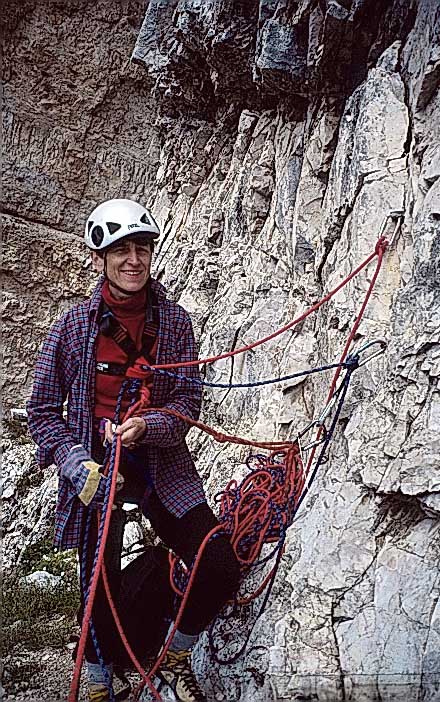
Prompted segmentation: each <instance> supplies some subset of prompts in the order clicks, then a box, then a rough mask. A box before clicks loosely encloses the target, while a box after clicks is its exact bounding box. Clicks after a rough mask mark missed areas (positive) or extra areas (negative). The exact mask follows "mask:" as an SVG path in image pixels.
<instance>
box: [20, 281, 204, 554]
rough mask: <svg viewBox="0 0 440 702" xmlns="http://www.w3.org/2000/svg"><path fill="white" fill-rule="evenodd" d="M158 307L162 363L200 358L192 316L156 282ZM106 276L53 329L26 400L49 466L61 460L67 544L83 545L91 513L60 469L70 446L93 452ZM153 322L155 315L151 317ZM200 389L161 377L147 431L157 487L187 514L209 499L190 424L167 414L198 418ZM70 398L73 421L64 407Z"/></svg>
mask: <svg viewBox="0 0 440 702" xmlns="http://www.w3.org/2000/svg"><path fill="white" fill-rule="evenodd" d="M151 284H152V287H153V290H154V292H155V293H156V295H157V299H158V305H159V325H160V326H159V334H158V347H157V363H158V364H161V363H177V362H179V361H192V360H194V359H195V358H197V351H196V346H195V342H194V335H193V330H192V325H191V320H190V318H189V315H188V313H187V312H186V311H185V310H184V309H183V308H182V307H180V306H179V305H177V304H176V303H174V302H171V301H170V300H168V299H167V297H166V293H165V289H164V287H163V286H162V285H161V284H160V283H158V282H157V281H155V280H152V281H151ZM102 285H103V280H102V279H101V280H100V282H99V283H98V285H97V287H96V288H95V290H94V292H93V294H92V296H91V298H90V300H88V301H86V302H82V303H80V304H79V305H76V306H75V307H73V308H72V309H71V310H70V311H69V312H67V313H66V314H64V315H63V316H62V317H61V318H60V319H59V320H58V321H57V322H56V323H55V324H54V326H53V327H52V329H51V330H50V332H49V335H48V337H47V339H46V341H45V342H44V344H43V347H42V349H41V352H40V355H39V357H38V360H37V365H36V369H35V378H34V385H33V389H32V394H31V398H30V400H29V402H28V405H27V411H28V417H29V429H30V431H31V434H32V437H33V439H34V440H35V442H36V444H37V445H38V450H37V459H38V462H39V464H40V466H41V467H42V468H44V467H46V466H48V465H50V464H51V463H53V462H55V463H56V465H57V466H58V472H59V488H58V502H57V510H56V519H55V545H56V546H58V547H60V548H61V549H68V548H73V547H76V546H78V545H79V539H80V532H81V525H82V522H83V518H84V510H85V509H87V508H85V507H84V505H83V504H82V503H81V501H80V500H79V498H78V497H77V495H76V492H75V490H74V488H73V485H72V482H71V481H70V480H69V479H68V478H67V477H66V475H64V471H62V472H61V473H60V471H61V469H62V468H63V467H64V466H65V463H66V458H67V455H68V453H69V451H70V449H71V448H72V447H73V446H75V445H77V444H82V446H84V448H85V450H86V451H87V452H88V453H89V454H90V452H91V444H92V423H93V404H94V398H95V372H96V368H95V366H96V358H95V344H96V339H97V336H98V333H99V310H100V304H101V289H102ZM147 319H148V315H147ZM179 374H181V375H186V376H188V377H191V378H197V377H199V370H198V367H197V366H192V367H189V368H181V369H179ZM201 394H202V393H201V388H200V386H198V385H196V384H194V383H188V382H185V381H183V380H179V379H178V378H172V377H170V376H166V375H163V374H155V375H154V378H153V388H152V394H151V406H152V407H155V408H156V407H157V408H158V410H157V412H149V413H148V414H146V415H145V417H144V418H145V420H146V423H147V431H146V433H145V435H144V437H143V439H142V442H141V443H142V444H143V445H144V446H145V454H146V461H147V462H148V467H149V472H150V475H151V478H152V481H153V484H154V487H155V490H156V492H157V494H158V496H159V498H160V499H161V501H162V503H163V504H164V506H165V507H166V508H167V509H168V510H169V511H170V512H171V513H172V514H174V515H176V516H178V517H179V516H182V515H183V514H185V512H187V511H188V510H189V509H191V508H192V507H194V506H195V505H197V504H200V503H201V502H204V501H205V493H204V490H203V485H202V480H201V478H200V476H199V474H198V473H197V470H196V467H195V465H194V462H193V460H192V458H191V454H190V452H189V449H188V447H187V445H186V442H185V436H186V434H187V432H188V429H189V427H188V424H186V423H185V422H183V421H182V420H179V419H177V418H175V417H172V416H170V415H166V414H164V413H163V412H161V411H160V408H161V407H167V408H172V409H175V410H178V411H179V412H181V413H182V414H184V415H187V416H188V417H191V418H193V419H197V418H198V416H199V413H200V406H201ZM66 398H67V419H66V420H64V419H63V404H64V402H65V400H66Z"/></svg>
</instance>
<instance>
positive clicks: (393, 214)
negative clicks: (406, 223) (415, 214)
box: [379, 209, 405, 248]
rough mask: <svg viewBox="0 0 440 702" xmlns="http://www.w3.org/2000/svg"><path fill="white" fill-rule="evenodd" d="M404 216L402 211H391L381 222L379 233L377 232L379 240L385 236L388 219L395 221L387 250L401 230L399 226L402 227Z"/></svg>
mask: <svg viewBox="0 0 440 702" xmlns="http://www.w3.org/2000/svg"><path fill="white" fill-rule="evenodd" d="M404 214H405V212H404V210H403V209H402V210H392V211H391V212H390V213H389V214H387V216H386V217H385V218H384V220H383V222H382V226H381V228H380V232H379V239H380V238H381V237H382V236H383V235H384V234H385V230H386V228H387V226H388V220H389V219H395V220H397V221H396V226H395V228H394V232H393V234H392V236H391V239H390V240H389V241H388V248H389V247H391V246H392V245H393V244H394V242H395V240H396V238H397V235H398V233H399V231H400V229H401V226H402V222H403V216H404Z"/></svg>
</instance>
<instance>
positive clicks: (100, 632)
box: [80, 492, 240, 663]
mask: <svg viewBox="0 0 440 702" xmlns="http://www.w3.org/2000/svg"><path fill="white" fill-rule="evenodd" d="M147 516H148V518H149V520H150V522H151V524H152V527H153V529H154V531H155V532H156V534H157V535H158V536H159V537H160V539H161V540H162V541H163V542H164V543H165V545H166V546H168V547H169V548H171V549H172V550H173V551H174V552H175V553H177V554H178V555H179V557H180V558H181V559H182V560H183V561H184V563H185V564H186V565H187V566H190V565H191V564H192V561H193V558H194V556H195V555H196V553H197V551H198V549H199V546H200V545H201V543H202V541H203V540H204V538H205V536H206V535H207V534H208V532H209V531H210V530H211V529H212V528H213V527H215V526H216V525H217V524H218V521H217V519H216V517H215V515H214V514H213V512H212V510H211V509H210V507H209V506H208V505H207V504H206V502H205V503H202V504H200V505H197V506H196V507H193V508H192V509H190V510H189V511H188V512H187V513H186V514H184V515H183V516H182V517H180V518H178V517H175V516H174V515H172V514H171V513H170V512H168V510H166V509H165V507H164V506H163V505H162V503H161V502H160V500H159V498H158V497H157V495H156V493H154V492H153V494H152V495H151V497H150V498H149V500H148V503H147ZM124 523H125V512H124V511H123V510H122V509H121V508H118V509H115V510H114V511H113V512H112V517H111V524H110V531H109V535H108V539H107V544H106V550H105V553H104V563H105V566H106V571H107V577H108V580H109V584H110V590H111V592H112V598H113V600H114V601H115V604H116V608H117V606H118V601H119V590H120V584H121V549H122V538H123V528H124ZM96 539H97V522H96V515H95V514H93V519H92V524H91V529H90V534H89V538H88V548H87V559H86V578H87V581H88V580H89V578H90V572H91V567H92V563H93V554H94V552H95V549H96ZM82 548H83V547H82ZM82 548H81V549H80V553H81V551H82ZM239 576H240V573H239V564H238V562H237V559H236V557H235V554H234V551H233V549H232V546H231V544H230V541H229V539H228V538H227V537H226V536H225V535H224V534H220V535H218V536H216V537H215V538H213V539H212V540H210V541H209V543H208V545H207V547H206V549H205V551H204V555H203V557H202V559H201V561H200V565H199V568H198V571H197V574H196V577H195V580H194V584H193V587H192V590H191V594H190V597H189V599H188V602H187V606H186V609H185V611H184V614H183V616H182V619H181V622H180V626H179V629H180V631H182V632H183V633H185V634H198V633H200V632H201V631H203V630H204V629H205V628H206V627H207V625H208V624H209V622H210V621H211V620H212V619H214V617H215V616H216V615H217V614H218V613H219V611H220V610H221V609H222V607H223V605H224V604H225V603H226V602H227V601H228V600H229V599H231V598H232V597H233V595H234V593H235V592H236V590H237V588H238V585H239ZM163 586H164V588H168V589H169V591H170V592H169V593H166V594H167V595H168V596H169V597H171V586H170V585H169V582H168V580H167V579H164V585H163ZM179 601H180V600H179ZM139 606H140V607H142V606H145V607H147V608H149V609H151V608H152V607H154V602H144V603H139ZM92 621H93V624H94V627H95V631H96V635H97V639H98V643H99V646H100V649H101V652H102V655H103V658H104V660H105V662H107V663H109V662H111V661H112V660H113V655H112V652H113V651H114V647H115V646H119V635H118V633H117V631H116V628H115V625H114V622H113V616H112V614H111V611H110V608H109V605H108V602H107V597H106V594H105V591H104V586H103V583H102V578H101V577H100V578H99V581H98V587H97V591H96V596H95V602H94V606H93V610H92ZM85 655H86V659H87V660H88V661H91V662H96V661H97V660H98V659H97V656H96V653H95V647H94V644H93V641H92V638H91V636H90V634H89V636H88V639H87V643H86V651H85Z"/></svg>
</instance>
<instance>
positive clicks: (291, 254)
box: [5, 0, 440, 702]
mask: <svg viewBox="0 0 440 702" xmlns="http://www.w3.org/2000/svg"><path fill="white" fill-rule="evenodd" d="M384 5H385V4H384ZM144 9H145V8H144V3H140V2H124V3H105V4H104V3H103V2H101V3H100V2H98V3H95V4H94V5H93V6H90V5H89V4H88V3H85V2H82V3H81V2H77V3H72V4H70V3H69V7H68V8H67V7H66V6H64V5H61V4H60V3H54V4H53V6H52V5H50V6H46V4H43V3H40V4H39V3H23V7H22V9H20V10H18V9H17V10H15V11H14V12H15V16H14V14H13V13H12V14H11V17H10V19H9V22H10V23H11V24H10V48H9V49H8V50H7V52H6V53H7V57H8V56H12V55H13V54H14V55H15V56H16V57H18V58H19V61H18V62H17V63H16V65H15V69H14V71H12V69H11V71H10V73H9V74H8V79H9V82H8V86H7V88H6V91H5V95H6V108H7V109H6V117H5V119H6V122H7V132H6V136H7V138H9V139H10V141H9V142H8V144H9V145H10V148H9V155H10V158H11V165H10V170H7V171H6V176H7V177H6V187H5V191H6V192H5V198H7V204H6V208H7V213H8V217H7V219H6V223H7V225H8V227H9V229H8V231H9V232H10V234H8V240H7V243H10V244H11V248H10V251H11V253H7V257H6V265H5V268H6V276H7V277H6V281H7V292H8V295H9V301H8V305H9V307H8V308H7V314H8V309H9V317H8V316H7V317H6V319H7V322H8V323H10V331H9V334H10V339H11V340H12V344H11V351H10V352H9V353H10V355H7V357H6V361H7V364H9V365H7V369H9V370H8V373H7V388H6V398H10V400H11V401H13V402H14V403H17V402H18V398H23V397H24V395H25V394H26V392H27V391H28V388H29V383H30V379H31V369H32V361H33V356H34V354H35V351H36V348H37V345H38V343H39V341H40V340H41V338H42V336H43V334H44V332H45V330H46V328H47V326H48V324H49V321H50V320H51V319H53V318H54V317H55V316H56V315H57V314H58V313H59V312H60V311H61V310H62V309H65V308H66V307H67V306H68V305H70V304H71V303H72V302H73V301H74V300H75V299H80V298H81V296H83V295H85V294H86V293H87V291H88V290H89V287H90V285H91V283H92V277H91V276H89V274H88V273H87V279H85V277H84V274H83V273H81V271H82V270H83V269H81V265H82V264H83V262H84V259H85V256H84V254H83V252H82V249H81V248H80V245H79V243H78V242H79V240H78V239H77V238H76V235H78V234H80V233H81V222H82V221H83V220H84V217H85V213H86V212H87V210H88V209H90V207H91V206H93V204H94V203H95V202H96V201H98V200H100V199H103V198H105V197H107V196H115V197H116V196H121V195H123V196H133V197H139V198H142V199H144V201H146V203H147V204H150V205H152V206H153V211H154V212H155V214H156V215H157V217H158V218H159V220H160V222H161V224H162V226H163V228H164V237H163V242H162V244H161V246H160V247H159V250H158V252H157V256H156V262H155V266H156V276H157V277H158V278H159V279H160V280H161V281H162V282H164V284H165V285H166V286H167V287H168V288H169V290H170V291H171V294H172V295H173V296H174V298H175V299H177V300H178V301H179V302H181V304H182V305H183V306H185V307H186V308H187V309H188V310H189V311H190V312H191V314H192V317H193V319H194V322H195V328H196V332H197V334H198V336H199V339H200V342H201V355H202V356H207V355H214V354H217V353H219V352H221V351H225V350H232V349H235V348H239V347H241V346H243V345H245V344H248V343H250V342H252V341H255V340H256V339H258V338H260V337H263V336H265V335H267V334H269V333H270V332H272V331H274V330H275V329H277V328H278V327H280V326H282V325H283V324H285V323H287V322H288V321H290V320H291V319H294V318H295V317H296V316H298V315H299V314H300V313H301V312H302V311H304V310H305V309H306V308H307V307H308V306H309V305H311V304H313V303H314V302H316V301H317V300H318V299H320V298H321V297H322V296H323V295H324V294H325V293H326V292H327V291H329V290H330V289H332V288H334V287H335V286H336V285H337V284H338V283H339V282H340V281H341V280H342V279H343V278H344V277H346V276H347V275H348V273H349V272H350V271H351V270H353V269H354V268H355V267H356V266H357V265H358V264H359V263H360V262H361V261H363V260H364V259H365V258H366V257H367V256H368V255H369V254H370V253H371V252H372V251H373V250H374V247H375V243H376V240H377V237H378V233H379V230H380V229H381V226H382V223H383V222H384V219H385V218H386V217H387V215H388V214H389V213H390V212H394V211H401V212H402V214H403V221H402V227H401V230H400V233H399V234H398V236H397V237H396V239H395V242H394V243H393V246H392V247H391V248H390V250H389V251H388V252H387V253H386V255H385V258H384V263H383V266H382V270H381V272H380V275H379V278H378V281H377V284H376V286H375V289H374V292H373V295H372V297H371V299H370V302H369V305H368V307H367V310H366V314H365V316H364V318H363V322H362V325H361V327H360V329H359V333H358V335H357V338H356V343H357V344H358V346H359V345H361V344H362V343H364V342H365V341H369V340H374V339H378V338H380V339H385V340H386V341H387V344H388V347H387V350H386V353H385V354H384V355H383V356H380V357H378V358H377V359H375V360H374V361H372V362H371V363H369V364H368V365H366V366H363V367H362V368H361V369H359V370H358V371H356V372H355V374H354V378H353V382H352V385H351V387H350V391H349V395H348V398H347V401H346V404H345V406H344V410H343V413H342V415H341V417H340V420H339V422H338V426H337V431H336V436H335V439H334V441H333V445H332V449H331V452H330V456H329V459H330V460H329V461H328V463H327V464H326V465H325V466H322V469H321V470H320V472H319V474H318V476H317V479H316V481H315V482H314V484H313V486H312V489H311V491H310V493H309V497H308V499H307V501H306V502H305V503H304V504H303V506H302V508H301V512H300V513H299V514H298V517H297V519H296V520H295V522H294V524H293V525H292V527H291V528H290V530H289V534H288V540H287V546H286V551H285V555H284V558H283V561H282V564H281V568H280V571H279V574H278V578H277V581H276V583H275V586H274V590H273V593H272V597H271V599H270V602H269V604H268V606H267V608H266V610H265V612H264V614H263V615H262V616H261V617H260V618H259V619H258V620H257V623H256V625H255V626H254V627H253V629H252V625H253V622H254V621H255V618H256V615H257V613H258V611H259V604H260V603H259V602H258V601H257V602H256V604H255V606H254V607H251V608H247V609H246V610H243V612H242V614H241V616H240V617H237V618H235V619H232V620H230V621H229V623H228V627H229V629H230V630H232V631H233V634H234V635H233V637H232V638H231V637H229V641H228V640H227V636H228V633H230V632H229V631H228V627H223V628H222V627H219V628H217V630H216V640H217V641H222V640H223V642H224V643H223V648H222V657H225V658H226V657H228V655H232V654H233V653H234V651H235V650H236V649H237V647H238V646H239V645H241V643H242V642H243V641H244V639H245V638H246V636H247V634H250V639H249V644H248V647H247V651H246V653H245V654H244V656H242V657H241V658H240V659H239V661H238V662H237V663H234V664H231V665H229V666H221V665H217V664H216V663H215V661H214V660H213V658H212V656H211V654H210V651H209V646H208V643H207V637H202V640H201V642H200V644H199V646H198V648H197V656H196V659H197V670H198V672H199V673H200V675H201V679H202V680H203V682H204V685H205V689H206V691H207V694H208V696H209V698H210V699H218V700H231V702H232V700H243V701H244V700H281V699H283V700H316V701H318V702H330V701H331V702H333V701H341V702H349V701H350V702H351V701H352V702H358V701H361V702H366V701H367V700H391V699H393V700H405V701H408V702H413V701H414V702H416V700H417V701H418V702H421V701H423V702H434V701H435V700H440V605H439V593H440V568H439V566H440V458H439V455H440V439H439V437H440V401H439V394H440V386H439V376H440V343H439V341H440V287H439V284H438V281H439V273H440V270H439V261H440V137H439V134H440V129H439V124H440V90H439V83H440V70H439V57H440V43H439V42H440V37H439V27H440V4H439V3H438V2H437V1H435V0H419V2H410V1H408V2H404V1H402V0H395V1H394V2H390V3H386V7H382V6H381V7H380V8H379V7H377V5H376V4H374V3H371V2H368V1H367V0H365V1H357V2H354V1H353V2H351V1H350V0H348V1H345V0H344V2H342V0H341V2H336V0H328V1H327V2H310V1H306V0H304V1H302V2H301V1H300V2H289V1H287V0H286V1H282V2H281V1H279V2H272V1H270V2H269V1H266V0H261V1H260V2H249V3H245V2H243V3H232V2H224V1H222V2H220V0H210V2H198V1H196V0H185V1H184V0H151V1H150V3H149V4H148V7H147V9H146V11H145V15H144V14H143V10H144ZM138 28H140V31H139V35H138V38H137V42H135V40H136V36H137V29H138ZM57 32H58V33H59V35H60V36H61V37H63V43H62V45H61V44H60V42H58V43H54V42H53V41H52V42H50V41H48V38H49V36H52V34H54V33H55V34H56V33H57ZM87 32H88V35H89V36H90V34H92V35H93V36H96V37H98V39H97V40H96V43H95V44H94V48H93V51H90V43H88V42H85V43H83V42H82V41H76V40H75V37H76V38H77V39H78V37H84V36H86V34H87ZM32 44H34V48H33V50H34V52H35V51H37V52H38V53H41V55H42V56H43V57H45V60H46V63H44V61H40V62H38V63H37V62H35V63H34V62H32V63H30V58H29V48H30V47H31V45H32ZM135 44H136V45H135ZM115 47H116V48H115ZM133 47H134V49H133ZM132 49H133V57H134V59H135V60H136V63H137V64H140V65H138V66H133V65H131V66H128V65H127V61H128V58H129V55H130V52H131V50H132ZM72 58H73V59H74V60H73V61H72V60H71V59H72ZM15 60H16V59H15ZM57 62H58V63H57ZM56 66H58V68H56ZM72 66H74V77H72V76H71V75H70V70H71V67H72ZM348 69H349V70H348ZM45 71H46V72H47V71H49V72H50V71H54V72H57V73H58V77H57V80H55V82H54V83H53V84H55V85H59V86H60V88H59V90H58V91H57V92H56V95H51V94H48V93H47V91H48V90H49V88H48V87H47V86H49V85H52V83H51V82H50V81H49V80H48V78H47V76H45ZM98 73H100V78H99V80H98ZM69 76H70V78H69ZM69 80H71V81H72V82H73V83H72V85H73V87H72V85H69ZM25 81H26V83H27V84H28V86H29V87H30V91H29V88H28V94H32V95H34V100H33V101H32V105H29V104H28V103H27V102H26V100H24V99H23V90H22V88H23V85H24V84H25ZM44 86H46V87H45V88H44ZM43 88H44V90H46V92H45V93H44V92H42V91H43ZM61 88H62V89H61ZM72 95H74V96H75V99H76V100H77V103H76V105H75V108H74V107H73V106H72V105H73V102H72V99H71V96H72ZM47 101H49V102H47ZM127 105H129V107H128V108H127ZM69 145H70V146H69ZM72 149H73V153H72ZM70 159H73V160H70ZM61 164H62V166H61ZM30 193H32V197H30ZM48 195H50V197H48ZM393 230H394V224H393V222H392V221H389V222H388V228H387V230H386V233H387V235H388V236H391V234H392V232H393ZM35 234H37V236H35ZM42 240H44V246H43V247H42V245H41V244H40V242H41V241H42ZM23 242H25V243H26V246H25V253H23V250H22V249H23V247H22V243H23ZM52 242H54V243H55V242H56V244H57V246H56V249H55V248H53V245H52ZM55 250H56V254H53V260H52V259H51V258H50V251H55ZM31 251H32V252H33V255H32V257H31V256H30V252H31ZM28 252H29V253H28ZM74 269H75V270H76V271H80V272H79V273H75V272H74ZM373 270H374V263H373V264H372V265H371V266H370V267H369V268H368V269H367V271H363V272H362V273H361V274H360V275H359V276H358V277H356V278H355V279H353V280H352V281H351V282H350V283H349V285H348V286H347V287H345V288H344V289H343V290H341V292H339V293H338V294H337V296H336V297H334V298H333V299H332V301H330V302H329V303H328V304H327V305H325V306H323V307H322V308H321V309H320V310H319V312H318V313H317V314H316V315H313V316H312V317H309V318H308V319H307V320H306V321H305V322H304V323H302V324H301V325H300V326H298V327H296V328H295V329H294V330H293V331H291V332H288V333H286V334H284V335H282V336H279V337H277V338H276V339H274V340H273V341H271V342H269V343H267V344H266V345H265V346H263V347H260V348H259V349H256V350H255V351H252V352H250V353H248V354H245V355H239V356H237V357H235V359H234V360H232V361H231V360H227V361H222V362H218V363H216V364H214V365H213V366H210V367H209V368H208V369H207V372H206V375H207V378H208V379H209V380H211V381H214V382H223V383H228V382H230V381H233V382H252V381H254V380H256V379H261V378H269V377H279V376H282V375H287V374H291V373H295V372H296V371H299V370H302V369H305V368H309V367H313V366H319V365H323V364H325V363H332V362H336V361H337V360H338V358H339V357H340V355H341V351H342V348H343V346H344V343H345V340H346V338H347V335H348V332H349V329H350V328H351V326H352V324H353V321H354V318H355V316H356V314H357V312H358V311H359V308H360V305H361V303H362V300H363V296H364V295H365V292H366V289H367V287H368V284H369V281H370V280H371V276H372V273H373ZM41 290H43V294H42V292H41ZM41 301H43V302H41ZM23 322H25V323H26V331H25V332H23ZM24 333H25V334H26V342H25V343H24V339H23V334H24ZM24 347H26V348H29V349H30V350H31V353H30V354H28V356H26V357H23V355H22V354H21V353H20V349H23V348H24ZM17 365H18V369H19V370H18V375H17V373H16V372H15V371H14V372H13V371H12V369H15V368H16V367H17ZM18 376H20V377H19V378H18ZM328 386H329V377H328V374H327V375H319V376H311V377H310V378H309V379H307V380H300V381H296V382H294V381H289V382H285V383H279V384H276V385H274V386H270V387H267V386H266V387H263V388H258V389H257V388H254V389H252V390H230V391H229V390H218V389H215V390H209V391H207V393H206V398H205V409H204V419H205V420H206V421H207V422H209V423H211V424H213V425H215V426H218V427H222V428H223V429H224V430H225V431H227V432H230V433H234V434H238V435H241V436H249V437H252V438H258V439H260V440H268V439H273V438H276V437H277V438H281V439H284V438H293V437H294V436H296V434H297V432H298V430H300V429H301V428H302V427H303V426H304V425H306V424H307V423H308V422H309V421H310V420H311V419H312V418H313V417H314V416H316V415H317V414H318V413H319V412H320V411H321V409H322V407H323V405H324V404H325V398H326V393H327V390H328ZM23 388H24V390H23ZM192 447H193V449H194V452H195V455H196V457H197V461H198V465H199V467H200V470H201V472H202V474H203V476H204V478H205V480H206V485H207V489H208V493H209V495H210V496H213V495H214V494H215V493H216V492H217V491H218V490H219V489H220V488H221V487H224V486H225V484H226V482H227V480H228V479H229V478H230V477H232V476H233V475H236V476H241V475H242V474H243V462H244V460H245V458H246V456H247V455H248V451H247V450H246V449H243V448H236V447H231V446H224V445H222V446H221V447H220V448H219V446H218V445H216V444H215V443H214V442H213V441H211V440H210V439H207V438H206V437H204V436H201V435H199V434H197V433H194V434H193V437H192ZM14 504H15V503H14ZM14 515H15V513H14ZM12 518H14V519H17V516H16V515H15V516H13V517H11V519H12ZM251 629H252V630H251Z"/></svg>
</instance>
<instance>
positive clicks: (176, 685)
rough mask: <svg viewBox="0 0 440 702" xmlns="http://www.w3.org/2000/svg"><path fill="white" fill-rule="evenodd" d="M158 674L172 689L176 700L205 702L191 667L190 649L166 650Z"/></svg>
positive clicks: (179, 701)
mask: <svg viewBox="0 0 440 702" xmlns="http://www.w3.org/2000/svg"><path fill="white" fill-rule="evenodd" d="M159 675H160V677H161V678H162V679H163V680H164V681H165V682H166V684H167V686H168V687H169V688H170V690H172V693H173V695H174V698H175V700H176V702H206V697H205V695H204V694H203V692H202V690H201V689H200V687H199V684H198V682H197V680H196V677H195V675H194V673H193V671H192V668H191V650H184V651H168V653H167V655H166V656H165V659H164V661H163V663H162V665H161V666H160V673H159Z"/></svg>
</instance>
